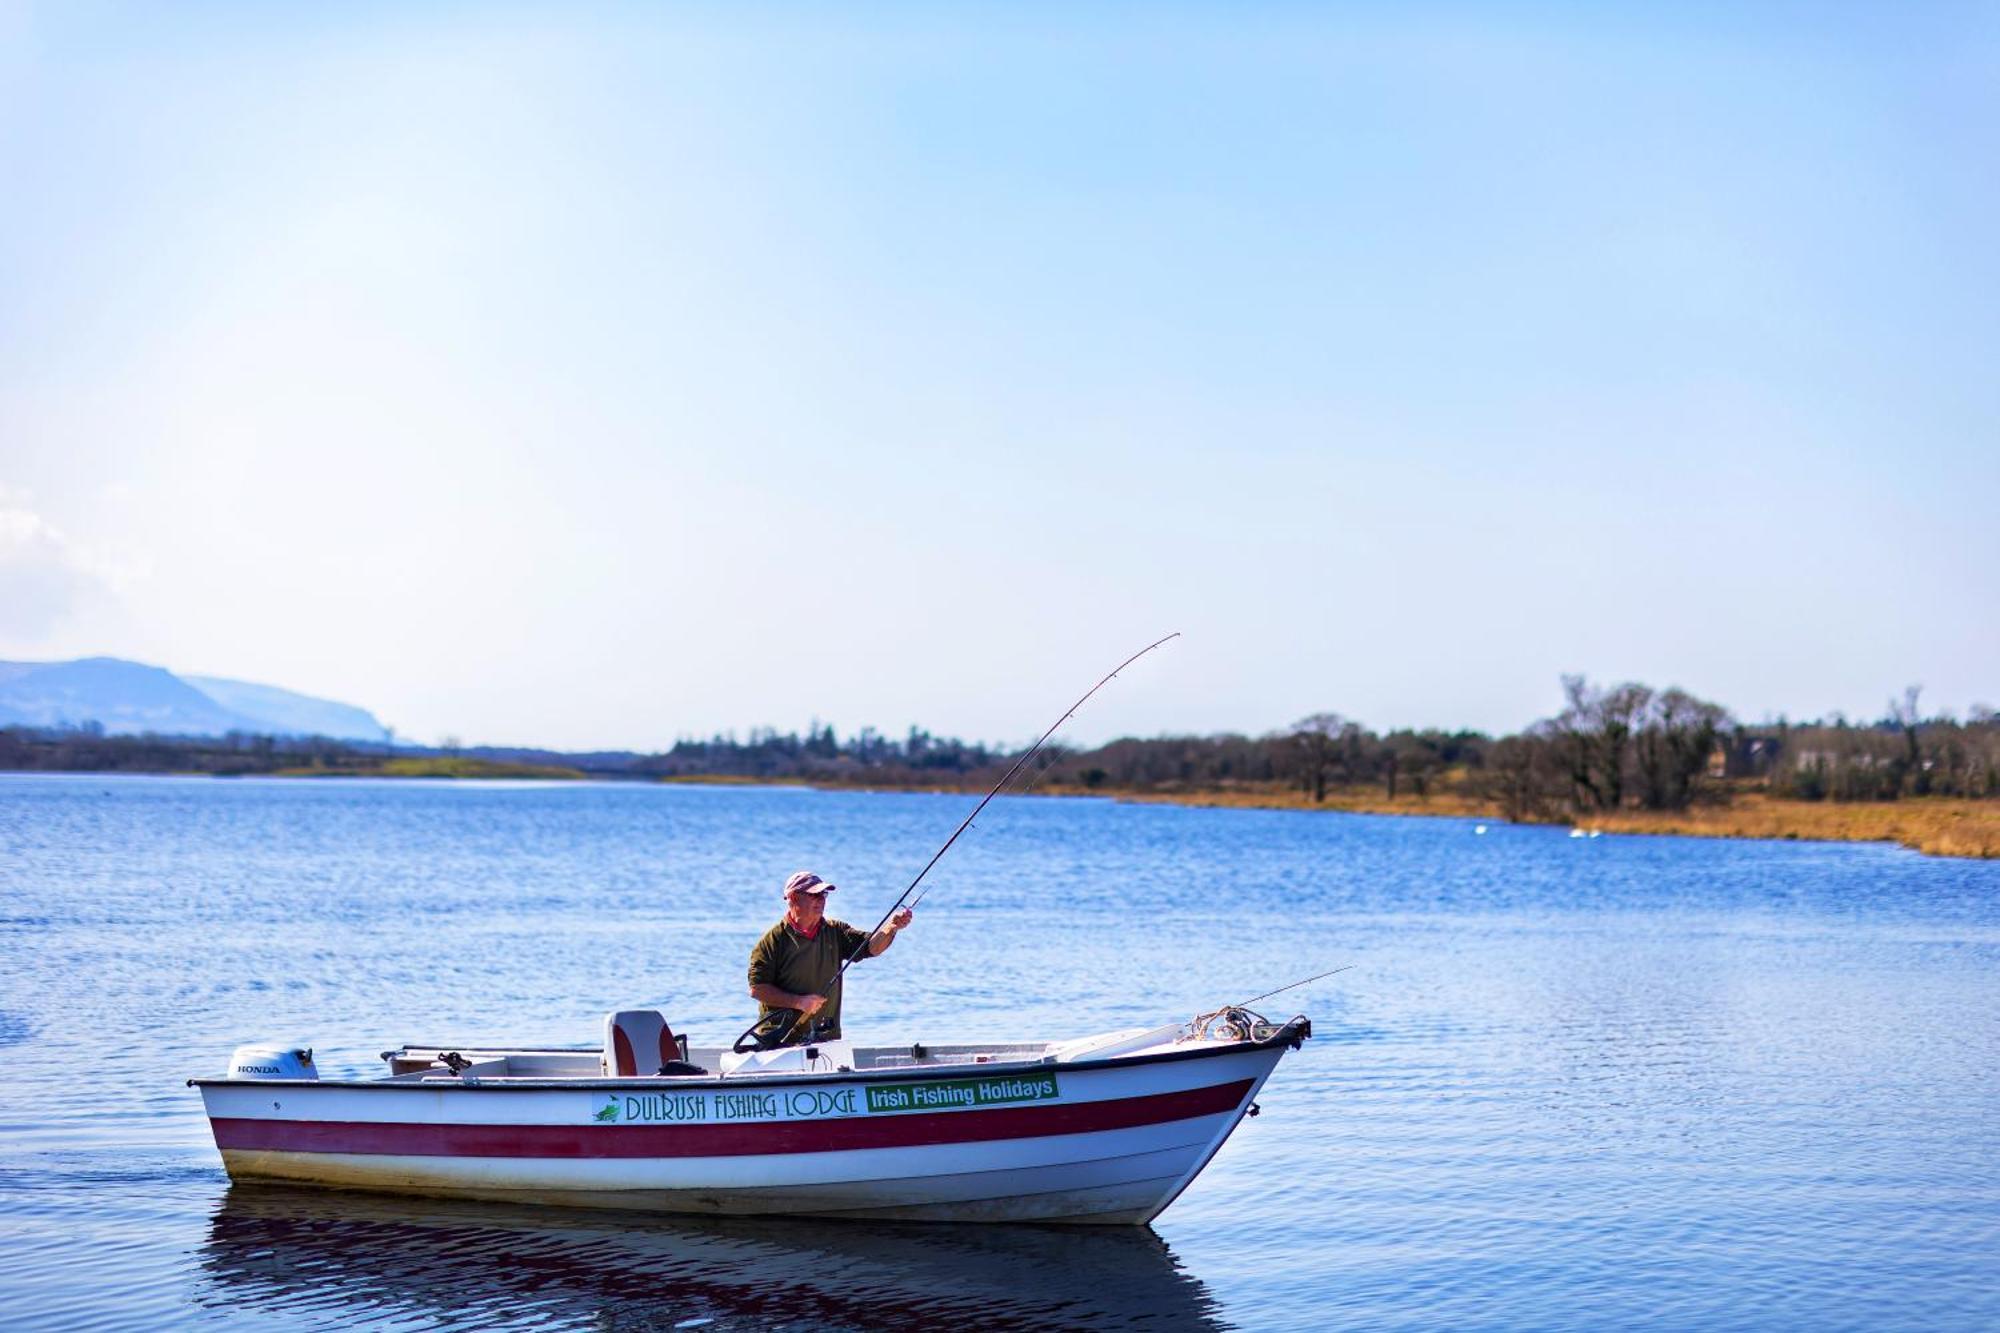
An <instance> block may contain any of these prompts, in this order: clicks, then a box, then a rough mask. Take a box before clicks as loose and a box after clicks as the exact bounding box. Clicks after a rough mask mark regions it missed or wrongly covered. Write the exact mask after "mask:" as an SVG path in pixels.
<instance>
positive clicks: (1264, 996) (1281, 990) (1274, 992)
mask: <svg viewBox="0 0 2000 1333" xmlns="http://www.w3.org/2000/svg"><path fill="white" fill-rule="evenodd" d="M1358 966H1360V965H1359V964H1358V963H1349V964H1348V965H1347V966H1346V967H1336V968H1334V969H1333V971H1332V972H1322V973H1320V974H1319V975H1318V976H1316V977H1307V978H1306V979H1305V980H1304V981H1294V982H1293V983H1292V984H1291V985H1289V986H1280V987H1278V989H1276V990H1267V991H1265V992H1264V993H1263V994H1262V995H1253V996H1251V997H1250V998H1249V999H1247V1000H1245V1001H1243V1002H1242V1003H1241V1004H1232V1005H1230V1006H1229V1007H1230V1008H1231V1009H1248V1008H1249V1007H1250V1006H1251V1005H1253V1004H1255V1003H1257V1001H1259V1000H1268V999H1270V998H1271V997H1272V996H1273V995H1283V994H1284V993H1285V992H1286V991H1288V990H1297V989H1298V988H1299V987H1301V986H1306V985H1310V984H1311V983H1313V982H1315V981H1324V980H1325V979H1326V978H1328V977H1330V976H1333V975H1334V973H1337V972H1349V971H1352V970H1353V969H1354V968H1356V967H1358Z"/></svg>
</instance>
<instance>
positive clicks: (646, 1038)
mask: <svg viewBox="0 0 2000 1333" xmlns="http://www.w3.org/2000/svg"><path fill="white" fill-rule="evenodd" d="M676 1065H679V1066H681V1068H680V1069H678V1070H675V1069H672V1068H671V1067H672V1066H676ZM603 1069H604V1073H605V1075H606V1077H609V1078H652V1077H653V1076H655V1075H657V1074H663V1073H668V1072H676V1073H679V1072H686V1066H685V1065H683V1064H682V1059H681V1044H680V1039H679V1038H677V1037H675V1036H674V1030H673V1029H672V1028H670V1027H668V1026H667V1020H666V1018H665V1017H664V1016H662V1015H661V1013H660V1011H659V1010H657V1009H618V1010H614V1011H613V1012H611V1013H608V1014H606V1015H605V1016H604V1059H603Z"/></svg>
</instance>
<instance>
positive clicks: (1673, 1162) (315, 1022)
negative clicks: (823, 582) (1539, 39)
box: [0, 776, 2000, 1330]
mask: <svg viewBox="0 0 2000 1333" xmlns="http://www.w3.org/2000/svg"><path fill="white" fill-rule="evenodd" d="M970 804H971V802H970V799H969V798H967V797H964V796H944V795H869V794H855V793H826V792H813V791H806V790H792V789H771V788H719V787H718V788H701V787H679V786H676V787H658V786H638V785H631V786H622V785H600V784H588V785H583V784H578V785H570V784H549V785H539V784H503V783H484V784H474V783H458V784H425V783H414V782H406V783H395V782H360V781H343V782H324V783H311V782H286V781H276V780H271V781H216V780H202V779H173V778H104V777H60V778H43V777H6V776H0V1323H4V1324H6V1325H8V1326H10V1327H61V1328H87V1327H104V1328H111V1327H159V1326H163V1325H173V1324H180V1323H199V1324H202V1325H204V1326H216V1327H225V1328H227V1327H234V1326H240V1327H255V1328H270V1327H279V1328H283V1327H296V1328H327V1329H332V1328H350V1327H356V1326H374V1327H381V1328H395V1329H417V1328H485V1327H532V1328H537V1329H567V1328H590V1329H620V1330H623V1329H648V1328H662V1329H665V1328H675V1327H688V1328H695V1327H699V1328H709V1329H737V1328H745V1329H748V1328H756V1329H769V1328H777V1327H784V1328H791V1329H808V1328H814V1329H818V1328H856V1329H861V1328H870V1329H875V1328H928V1327H936V1326H939V1325H949V1324H957V1325H959V1326H961V1327H964V1328H1008V1327H1020V1328H1049V1327H1068V1326H1076V1327H1101V1328H1232V1327H1241V1328H1250V1329H1289V1328H1326V1327H1341V1326H1354V1327H1366V1328H1395V1327H1420V1328H1421V1327H1438V1326H1452V1327H1461V1328H1462V1327H1484V1328H1602V1327H1605V1326H1616V1325H1623V1326H1633V1325H1645V1326H1650V1327H1681V1328H1704V1329H1707V1328H1760V1327H1762V1328H1776V1327H1786V1328H1790V1327H1800V1326H1805V1327H1816V1328H1839V1327H1856V1328H1882V1327H1903V1328H1926V1329H1932V1328H1992V1327H1995V1326H1996V1325H2000V1084H1996V1077H1995V1075H1996V1070H2000V1003H1996V1001H2000V982H1996V977H2000V966H1996V965H2000V863H1977V862H1967V861H1951V860H1938V859H1929V858H1925V857H1921V856H1918V855H1916V854H1914V853H1910V852H1904V851H1898V850H1892V849H1889V848H1885V847H1876V846H1835V845H1827V844H1814V843H1748V842H1721V841H1702V840H1695V839H1676V838H1625V837H1611V836H1607V837H1602V838H1571V837H1569V836H1567V832H1566V831H1565V830H1562V829H1547V828H1514V827H1509V826H1505V825H1498V824H1496V825H1493V826H1492V827H1491V828H1490V829H1489V831H1488V832H1486V833H1485V834H1483V835H1482V834H1479V833H1476V832H1475V826H1474V825H1473V824H1472V823H1471V822H1470V821H1464V820H1450V819H1435V820H1432V819H1393V818H1375V817H1366V816H1335V815H1312V814H1302V813H1281V812H1257V811H1221V810H1186V809H1177V808H1172V807H1167V806H1154V805H1146V806H1125V805H1117V804H1113V803H1109V802H1103V801H1080V800H1037V799H1006V800H1002V801H997V802H995V804H994V805H993V806H992V807H991V808H990V809H989V810H988V812H987V813H986V814H985V815H984V816H982V817H981V820H980V823H979V826H978V827H977V828H976V829H975V830H974V831H973V832H971V833H969V834H968V835H967V836H966V838H965V839H964V840H962V841H961V843H960V845H959V846H958V847H957V848H955V849H954V850H953V851H952V853H951V854H950V856H948V857H947V858H946V859H945V861H944V862H943V863H942V865H941V866H940V868H939V870H938V871H937V872H936V873H935V875H934V881H935V884H936V887H935V888H934V889H933V891H932V893H931V895H930V897H929V899H928V900H927V901H926V902H925V903H924V905H923V908H922V909H921V910H920V912H919V914H918V919H917V923H916V925H915V926H914V927H913V928H912V930H911V931H910V932H909V933H908V934H906V935H905V936H904V937H903V939H902V940H901V941H900V942H899V943H898V945H897V947H896V949H895V950H894V951H893V952H892V953H890V954H889V955H887V956H886V957H885V958H883V959H880V960H878V961H874V962H870V963H868V964H867V965H865V966H864V967H861V968H857V969H856V971H855V972H854V974H853V975H852V977H851V979H850V983H849V984H850V987H851V989H850V992H849V995H848V999H847V1010H848V1020H847V1028H848V1035H849V1036H850V1037H854V1038H856V1039H858V1040H862V1041H867V1040H870V1039H880V1040H883V1041H896V1042H902V1041H910V1040H925V1041H938V1040H943V1039H946V1038H949V1037H956V1036H960V1035H964V1036H968V1037H981V1038H983V1037H991V1038H1011V1037H1036V1038H1041V1037H1060V1036H1070V1035H1078V1034H1082V1033H1086V1032H1090V1031H1097V1030H1103V1029H1107V1028H1114V1027H1122V1026H1128V1025H1133V1024H1138V1023H1152V1022H1158V1021H1164V1020H1165V1019H1167V1018H1172V1017H1180V1018H1185V1017H1187V1016H1189V1015H1192V1014H1193V1013H1194V1012H1196V1011H1197V1010H1198V1009H1204V1008H1212V1007H1214V1006H1216V1005H1218V1004H1221V1003H1223V1002H1226V1001H1230V1000H1240V999H1243V998H1244V997H1246V996H1248V995H1251V994H1254V993H1256V992H1258V991H1261V990H1265V989H1268V988H1270V987H1273V986H1277V985H1279V984H1281V983H1283V982H1285V981H1289V980H1293V979H1295V978H1297V977H1300V976H1305V975H1308V974H1310V973H1313V972H1316V971H1320V970H1323V969H1325V968H1328V967H1333V966H1337V965H1340V964H1344V963H1352V964H1354V968H1353V970H1352V971H1349V972H1345V973H1343V974H1341V975H1340V976H1337V977H1334V978H1331V979H1330V980H1328V981H1327V982H1324V983H1320V984H1317V985H1314V986H1310V987H1306V988H1303V989H1301V990H1299V991H1295V992H1293V993H1291V994H1290V995H1287V996H1283V997H1280V998H1279V999H1277V1000H1274V1001H1272V1002H1271V1003H1270V1004H1268V1005H1264V1006H1259V1007H1261V1008H1264V1009H1266V1011H1267V1012H1269V1013H1270V1014H1272V1016H1274V1017H1280V1016H1284V1015H1289V1014H1290V1013H1292V1012H1295V1011H1301V1010H1302V1011H1304V1012H1306V1013H1309V1014H1310V1015H1311V1016H1312V1019H1313V1023H1314V1027H1315V1032H1316V1035H1315V1037H1314V1038H1313V1040H1311V1041H1309V1042H1308V1043H1307V1044H1306V1046H1305V1049H1304V1050H1303V1051H1302V1052H1301V1053H1299V1054H1297V1055H1292V1056H1287V1057H1286V1059H1285V1060H1284V1061H1283V1063H1281V1064H1280V1065H1279V1067H1278V1070H1277V1072H1276V1073H1275V1074H1274V1075H1273V1076H1272V1078H1271V1081H1270V1083H1269V1084H1268V1085H1266V1087H1265V1089H1264V1092H1263V1093H1262V1094H1261V1096H1260V1101H1261V1103H1262V1106H1263V1114H1262V1115H1261V1116H1260V1117H1258V1118H1257V1119H1254V1120H1248V1121H1245V1122H1244V1124H1243V1125H1242V1126H1241V1127H1240V1128H1239V1129H1238V1131H1237V1133H1236V1135H1235V1137H1234V1138H1232V1139H1231V1140H1230V1142H1229V1144H1228V1145H1227V1146H1226V1147H1225V1148H1224V1149H1223V1151H1222V1153H1221V1154H1220V1156H1218V1157H1217V1159H1216V1160H1215V1161H1214V1162H1213V1163H1212V1164H1211V1165H1210V1167H1209V1168H1208V1170H1207V1171H1206V1172H1205V1173H1204V1174H1203V1175H1202V1176H1201V1177H1200V1178H1199V1179H1198V1180H1196V1182H1195V1183H1194V1185H1193V1186H1192V1187H1191V1188H1190V1189H1189V1190H1188V1191H1187V1193H1186V1194H1184V1195H1183V1196H1182V1197H1181V1199H1180V1200H1179V1201H1178V1202H1176V1203H1175V1204H1174V1205H1173V1207H1171V1208H1170V1209H1169V1210H1168V1211H1167V1212H1166V1213H1165V1214H1164V1215H1163V1216H1162V1217H1161V1218H1160V1220H1159V1222H1158V1223H1157V1224H1156V1225H1155V1227H1154V1228H1153V1230H1151V1231H1141V1230H1118V1231H1096V1230H1085V1231H1074V1230H1062V1229H1044V1228H976V1227H968V1228H950V1227H943V1228H939V1227H921V1226H908V1225H905V1226H889V1225H880V1224H876V1225H865V1224H854V1223H833V1222H824V1221H809V1220H798V1221H791V1220H782V1221H768V1222H764V1221H760V1222H690V1221H678V1222H676V1221H655V1220H639V1221H635V1220H634V1219H632V1218H630V1217H619V1216H605V1215H601V1214H594V1213H569V1212H566V1211H562V1210H534V1209H526V1208H508V1207H483V1206H476V1205H458V1206H451V1205H443V1204H436V1203H426V1202H423V1201H415V1200H397V1199H389V1198H381V1199H378V1198H370V1197H366V1196H359V1195H341V1194H334V1193H323V1192H316V1191H295V1190H273V1189H244V1188H238V1189H232V1188H231V1187H230V1185H229V1183H228V1180H227V1178H226V1177H225V1176H224V1175H223V1172H222V1168H221V1163H220V1161H219V1159H218V1157H217V1155H216V1153H215V1150H214V1146H213V1144H212V1142H211V1140H210V1139H209V1136H208V1130H207V1125H206V1122H205V1121H204V1120H203V1118H202V1115H201V1108H200V1101H199V1099H198V1097H197V1095H196V1094H195V1093H194V1092H193V1091H192V1090H190V1089H189V1088H187V1087H185V1086H184V1084H183V1080H184V1079H185V1078H187V1077H188V1076H189V1075H193V1074H219V1073H221V1072H222V1069H223V1064H224V1060H225V1058H226V1057H227V1055H228V1053H229V1051H230V1049H231V1048H232V1047H233V1046H235V1045H237V1044H238V1043H239V1042H243V1041H248V1040H253V1039H259V1038H271V1039H296V1040H298V1041H300V1042H302V1043H305V1044H310V1045H312V1046H313V1047H315V1049H316V1050H317V1051H318V1053H319V1058H320V1060H321V1062H322V1066H323V1071H324V1072H326V1073H329V1074H337V1073H343V1072H352V1073H364V1072H372V1071H373V1070H376V1069H379V1068H380V1064H379V1061H378V1060H377V1053H378V1052H380V1051H382V1050H385V1049H387V1048H389V1047H391V1046H394V1045H398V1044H400V1043H402V1042H404V1041H424V1042H433V1041H434V1042H451V1043H463V1044H467V1045H474V1044H479V1043H482V1042H504V1041H511V1042H532V1043H548V1044H564V1045H583V1044H587V1043H589V1042H591V1041H593V1040H595V1038H596V1034H597V1031H598V1025H599V1023H600V1021H601V1016H602V1014H603V1012H604V1011H605V1010H607V1009H610V1008H613V1007H616V1006H621V1005H628V1004H633V1003H648V1004H657V1005H659V1006H660V1007H661V1008H663V1009H664V1010H665V1011H666V1012H667V1015H668V1017H669V1019H670V1021H672V1022H673V1024H674V1026H675V1028H676V1029H677V1030H680V1031H683V1032H692V1033H693V1034H694V1037H695V1039H696V1041H697V1043H700V1042H704V1041H707V1042H717V1041H726V1040H728V1039H729V1038H731V1037H732V1036H733V1035H734V1034H735V1033H736V1032H737V1031H739V1030H740V1029H741V1028H742V1026H743V1025H744V1024H745V1023H746V1022H747V1021H748V1019H749V1017H750V1016H751V1006H750V1004H749V1002H748V1000H747V999H746V998H745V997H744V996H743V995H742V990H743V969H744V958H745V955H746V953H747V951H748V949H749V947H750V944H751V943H752V941H754V940H755V939H756V937H757V935H758V933H759V932H760V931H762V930H763V929H764V928H765V927H766V926H767V925H768V924H769V923H770V922H771V921H773V920H775V919H776V917H777V915H778V914H779V912H780V910H781V904H780V902H779V897H778V888H779V885H780V884H781V882H782V881H783V879H784V877H785V875H786V874H787V873H788V872H789V871H791V870H794V869H797V868H800V867H807V868H812V869H816V870H818V871H820V872H821V873H823V874H825V875H827V876H828V877H829V878H831V879H833V880H834V881H835V882H836V883H838V884H840V885H841V886H842V887H841V889H840V891H839V892H838V893H837V894H836V895H835V897H834V900H833V901H834V904H835V913H836V915H839V916H841V917H844V918H846V919H850V920H854V921H857V922H860V923H863V924H872V923H873V921H874V920H875V919H876V918H877V917H878V916H879V915H880V914H881V913H882V912H883V911H884V910H885V909H886V908H887V906H888V904H889V903H890V902H891V901H892V900H893V899H894V897H895V895H896V893H898V892H899V891H900V890H901V888H902V886H903V885H904V884H905V883H907V882H908V880H909V877H910V876H911V875H912V874H914V873H915V871H916V869H917V868H918V867H919V866H921V865H922V864H923V862H924V861H925V860H926V859H927V858H928V857H929V855H930V854H931V852H932V851H933V850H934V849H935V847H936V845H937V844H938V843H939V842H941V841H942V840H943V839H944V837H945V836H946V834H948V833H949V832H950V830H951V828H952V827H953V825H954V824H956V822H957V821H958V820H959V819H960V818H961V817H962V816H963V814H964V812H965V811H966V810H967V809H968V808H969V806H970Z"/></svg>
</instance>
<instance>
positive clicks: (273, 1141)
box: [209, 1079, 1251, 1157]
mask: <svg viewBox="0 0 2000 1333" xmlns="http://www.w3.org/2000/svg"><path fill="white" fill-rule="evenodd" d="M1250 1083H1251V1081H1250V1080H1249V1079H1243V1080H1241V1081H1239V1082H1235V1083H1219V1084H1216V1085H1214V1086H1213V1087H1207V1088H1191V1089H1189V1090H1187V1091H1185V1092H1164V1093H1155V1094H1153V1095H1152V1096H1148V1097H1125V1098H1121V1099H1119V1100H1116V1101H1103V1102H1073V1103H1070V1104H1069V1105H1065V1106H1021V1107H1008V1108H1004V1109H996V1110H987V1111H931V1112H918V1113H916V1114H908V1115H885V1116H878V1117H872V1118H868V1119H860V1118H856V1119H851V1120H789V1121H780V1122H774V1123H769V1124H761V1125H757V1124H749V1125H618V1126H614V1125H412V1124H388V1123H374V1122H370V1121H363V1120H247V1119H234V1118H227V1117H217V1118H215V1119H212V1120H211V1121H210V1122H209V1123H210V1125H211V1126H213V1128H214V1130H215V1146H216V1147H218V1148H225V1149H228V1148H239V1149H247V1150H253V1151H259V1152H323V1153H356V1154H361V1155H372V1156H392V1157H748V1156H753V1155H756V1154H760V1153H803V1152H843V1151H850V1150H853V1149H858V1148H915V1147H923V1146H926V1145H930V1144H938V1143H979V1142H985V1141H992V1140H999V1139H1034V1138H1045V1137H1047V1136H1049V1135H1054V1134H1089V1133H1092V1132H1094V1131H1097V1130H1106V1129H1136V1128H1138V1127H1139V1126H1141V1125H1160V1124H1166V1123H1168V1122H1169V1121H1174V1120H1188V1119H1191V1118H1193V1117H1195V1116H1203V1115H1216V1114H1219V1113H1221V1112H1224V1111H1233V1110H1235V1109H1236V1108H1237V1106H1238V1105H1240V1104H1241V1103H1242V1101H1243V1099H1244V1098H1245V1097H1246V1096H1248V1095H1249V1093H1250Z"/></svg>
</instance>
